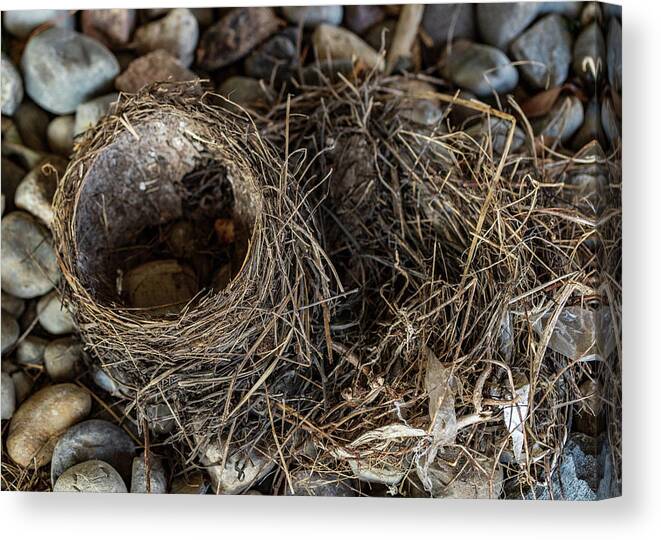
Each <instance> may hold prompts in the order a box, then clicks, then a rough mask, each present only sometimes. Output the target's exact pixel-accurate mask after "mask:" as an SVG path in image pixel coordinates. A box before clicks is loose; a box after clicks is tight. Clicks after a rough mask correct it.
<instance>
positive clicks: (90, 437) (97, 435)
mask: <svg viewBox="0 0 661 540" xmlns="http://www.w3.org/2000/svg"><path fill="white" fill-rule="evenodd" d="M134 455H135V443H134V442H133V440H132V439H131V437H129V436H128V435H127V433H126V432H125V431H124V430H123V429H122V428H120V427H118V426H116V425H115V424H112V423H110V422H107V421H106V420H86V421H84V422H80V423H79V424H76V425H75V426H73V427H71V428H69V429H68V430H67V431H66V432H65V433H64V434H63V435H62V436H61V437H60V439H59V440H58V441H57V444H56V445H55V447H54V449H53V459H52V462H51V469H50V473H51V482H52V483H53V484H55V483H56V482H57V480H58V478H59V477H60V475H62V474H64V472H65V471H66V470H68V469H70V468H71V467H73V466H74V465H77V464H79V463H83V462H85V461H88V460H97V459H98V460H101V461H104V462H106V463H108V464H110V465H111V466H112V467H113V468H114V469H116V470H117V471H118V473H119V474H120V475H121V478H123V479H124V481H125V482H126V483H127V484H128V483H129V482H130V480H131V468H132V462H133V456H134Z"/></svg>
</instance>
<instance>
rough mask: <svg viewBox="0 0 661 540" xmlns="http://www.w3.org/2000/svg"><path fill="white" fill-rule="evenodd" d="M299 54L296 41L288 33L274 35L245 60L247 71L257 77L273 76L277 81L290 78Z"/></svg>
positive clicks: (266, 77) (268, 77) (270, 77)
mask: <svg viewBox="0 0 661 540" xmlns="http://www.w3.org/2000/svg"><path fill="white" fill-rule="evenodd" d="M297 65H298V56H297V53H296V43H295V42H294V40H293V39H291V38H290V37H289V36H288V35H284V34H280V35H277V36H273V37H272V38H270V39H269V40H268V41H266V42H265V43H263V44H262V45H260V46H259V47H258V48H257V49H255V50H254V51H253V52H252V53H251V54H250V56H248V57H247V58H246V60H245V72H246V75H248V76H249V77H254V78H255V79H265V80H267V81H270V80H271V79H272V78H273V80H274V81H276V82H280V81H284V80H286V79H289V78H290V77H291V76H292V74H293V72H294V69H295V68H296V66H297Z"/></svg>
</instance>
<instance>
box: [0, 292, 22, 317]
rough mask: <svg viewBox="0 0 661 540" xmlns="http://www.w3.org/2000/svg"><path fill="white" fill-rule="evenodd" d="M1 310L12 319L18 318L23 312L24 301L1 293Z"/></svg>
mask: <svg viewBox="0 0 661 540" xmlns="http://www.w3.org/2000/svg"><path fill="white" fill-rule="evenodd" d="M1 303H2V309H3V310H5V311H6V312H7V313H9V314H10V315H11V316H12V317H15V318H18V317H20V316H21V315H22V314H23V311H25V300H21V299H20V298H16V297H15V296H13V295H11V294H9V293H6V292H5V291H2V302H1Z"/></svg>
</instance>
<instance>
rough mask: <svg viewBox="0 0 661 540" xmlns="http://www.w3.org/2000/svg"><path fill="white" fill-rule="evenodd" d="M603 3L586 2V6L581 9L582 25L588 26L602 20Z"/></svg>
mask: <svg viewBox="0 0 661 540" xmlns="http://www.w3.org/2000/svg"><path fill="white" fill-rule="evenodd" d="M601 6H602V4H601V3H600V2H586V3H585V7H584V8H583V10H582V11H581V17H580V19H579V21H580V24H581V26H582V27H583V26H588V25H589V24H590V23H592V22H594V21H601V19H602V18H603V15H602V9H601Z"/></svg>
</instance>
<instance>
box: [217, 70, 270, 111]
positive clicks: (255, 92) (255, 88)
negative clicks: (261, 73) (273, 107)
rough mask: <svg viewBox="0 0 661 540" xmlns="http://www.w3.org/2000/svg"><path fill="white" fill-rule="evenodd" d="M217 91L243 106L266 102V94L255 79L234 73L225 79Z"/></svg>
mask: <svg viewBox="0 0 661 540" xmlns="http://www.w3.org/2000/svg"><path fill="white" fill-rule="evenodd" d="M218 92H219V93H220V94H221V95H223V96H225V97H226V98H227V99H229V100H231V101H233V102H234V103H237V104H239V105H241V106H243V107H250V106H251V105H256V104H260V103H267V102H268V95H267V94H266V92H265V91H264V88H263V87H262V85H261V83H260V82H259V81H258V80H257V79H252V78H250V77H242V76H240V75H236V76H234V77H230V78H229V79H227V80H225V81H224V82H223V84H221V85H220V87H219V88H218Z"/></svg>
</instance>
